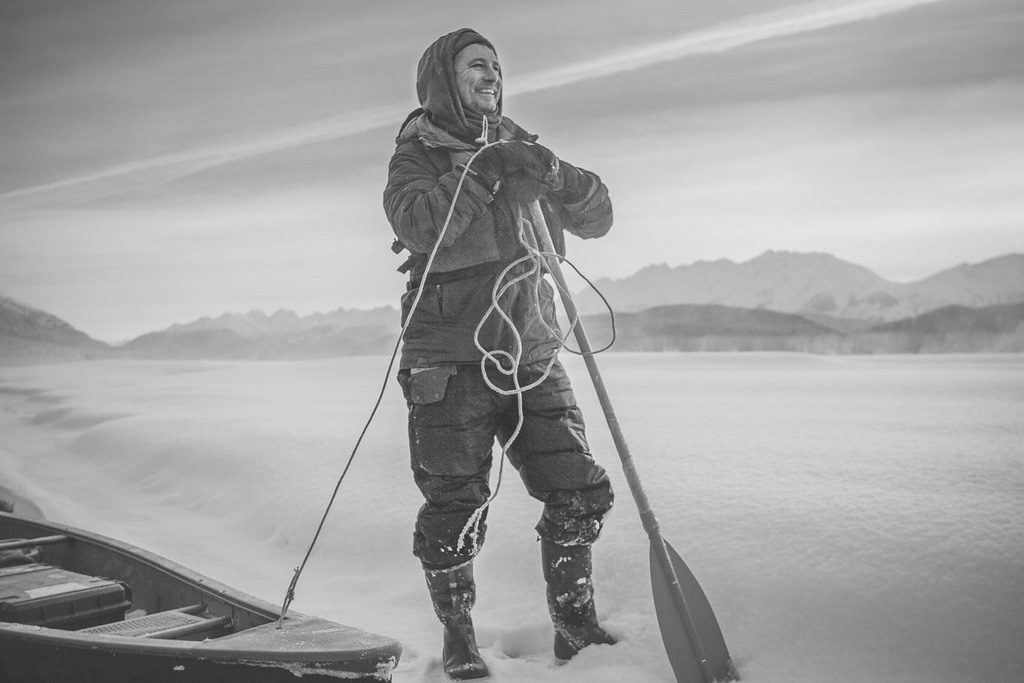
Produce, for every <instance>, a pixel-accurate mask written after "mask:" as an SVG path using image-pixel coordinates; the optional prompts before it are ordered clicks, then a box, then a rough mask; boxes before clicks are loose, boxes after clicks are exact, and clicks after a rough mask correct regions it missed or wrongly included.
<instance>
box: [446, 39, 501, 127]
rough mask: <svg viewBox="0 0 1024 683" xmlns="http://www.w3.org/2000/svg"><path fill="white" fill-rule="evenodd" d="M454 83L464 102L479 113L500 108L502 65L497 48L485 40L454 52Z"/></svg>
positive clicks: (488, 112) (491, 111)
mask: <svg viewBox="0 0 1024 683" xmlns="http://www.w3.org/2000/svg"><path fill="white" fill-rule="evenodd" d="M455 83H456V85H457V86H458V89H459V99H460V100H462V106H463V107H466V108H467V109H472V110H473V111H475V112H477V113H478V114H491V113H494V112H495V111H497V110H498V98H499V97H501V66H500V65H499V64H498V56H497V55H496V54H494V50H492V49H491V48H489V47H487V46H486V45H484V44H483V43H473V44H472V45H467V46H466V47H464V48H462V49H461V50H459V53H458V54H457V55H455Z"/></svg>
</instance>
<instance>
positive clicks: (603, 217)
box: [554, 160, 612, 239]
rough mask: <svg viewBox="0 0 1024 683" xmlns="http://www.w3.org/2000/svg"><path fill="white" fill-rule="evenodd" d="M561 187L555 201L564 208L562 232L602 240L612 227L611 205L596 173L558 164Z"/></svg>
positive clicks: (604, 187)
mask: <svg viewBox="0 0 1024 683" xmlns="http://www.w3.org/2000/svg"><path fill="white" fill-rule="evenodd" d="M559 165H560V166H561V167H562V177H563V184H562V187H561V188H560V189H559V190H557V191H556V192H555V193H554V199H557V200H558V201H559V203H561V204H562V206H563V207H564V208H565V213H566V215H567V216H568V218H569V220H568V221H566V223H565V229H566V230H568V231H569V232H571V233H572V234H574V235H576V236H577V237H582V238H584V239H590V238H592V237H602V236H603V235H605V234H606V233H607V232H608V230H610V229H611V227H612V201H611V199H610V198H609V197H608V188H607V187H606V186H605V184H604V183H603V182H601V178H599V177H598V175H597V174H596V173H592V172H591V171H588V170H586V169H583V168H579V167H577V166H573V165H572V164H570V163H567V162H565V161H561V160H559Z"/></svg>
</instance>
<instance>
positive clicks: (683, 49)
mask: <svg viewBox="0 0 1024 683" xmlns="http://www.w3.org/2000/svg"><path fill="white" fill-rule="evenodd" d="M943 1H945V0H860V1H857V2H836V1H835V0H826V1H824V2H812V3H807V4H803V5H798V6H796V7H791V8H787V9H785V10H779V11H773V12H766V13H762V14H755V15H749V16H747V17H744V18H742V19H739V20H736V21H731V22H726V23H723V24H719V25H717V26H713V27H711V28H708V29H705V30H702V31H697V32H691V33H687V34H685V35H682V36H680V37H678V38H675V39H673V40H669V41H664V42H661V43H656V44H654V45H647V46H644V47H641V48H636V49H632V50H626V51H622V52H618V53H614V54H610V55H607V56H605V57H601V58H598V59H593V60H589V61H585V62H579V63H576V64H571V65H568V66H565V67H560V68H558V69H552V70H550V71H543V72H540V73H535V74H533V75H526V76H523V77H522V78H519V79H517V80H516V83H515V84H514V85H513V87H511V88H509V94H510V95H514V94H517V93H520V94H521V93H528V92H536V91H539V90H546V89H549V88H554V87H559V86H563V85H567V84H571V83H578V82H580V81H585V80H592V79H597V78H602V77H605V76H610V75H613V74H620V73H623V72H627V71H633V70H636V69H640V68H643V67H645V66H649V65H652V64H658V63H661V62H667V61H672V60H677V59H682V58H685V57H688V56H692V55H698V54H707V53H716V52H725V51H728V50H732V49H735V48H739V47H743V46H746V45H750V44H752V43H757V42H762V41H765V40H772V39H775V38H781V37H785V36H791V35H795V34H799V33H806V32H809V31H817V30H820V29H824V28H830V27H833V26H839V25H842V24H848V23H853V22H858V21H864V20H868V19H875V18H878V17H882V16H885V15H888V14H892V13H895V12H901V11H904V10H908V9H912V8H915V7H919V6H922V5H929V4H934V3H937V2H943ZM406 109H407V108H406V107H404V106H399V105H394V106H387V107H379V108H375V109H369V110H364V111H360V112H355V113H350V114H346V115H344V116H339V117H336V118H332V119H327V120H323V121H319V122H315V123H311V124H305V125H302V126H297V127H294V128H290V129H285V130H283V131H280V132H278V133H276V134H274V135H273V136H270V137H265V138H262V139H260V140H255V141H247V142H243V143H237V144H230V145H223V146H220V147H206V148H200V149H193V150H188V151H185V152H181V153H178V154H169V155H162V156H158V157H153V158H150V159H145V160H142V161H138V162H134V163H130V164H123V165H120V166H114V167H111V168H108V169H105V170H102V171H99V172H97V173H93V174H89V175H84V176H79V177H77V178H69V179H66V180H60V181H56V182H53V183H47V184H44V185H37V186H35V187H29V188H25V189H21V190H15V191H12V192H6V193H3V194H0V209H5V208H6V209H15V210H16V209H26V208H31V207H32V206H36V205H42V204H51V203H64V202H71V203H76V202H82V201H88V200H92V199H97V198H101V197H105V196H110V195H114V194H119V193H121V192H125V191H128V190H131V189H134V188H137V187H143V186H148V185H154V184H160V183H164V182H168V181H171V180H174V179H176V178H182V177H185V176H188V175H192V174H194V173H198V172H200V171H203V170H206V169H209V168H213V167H217V166H223V165H225V164H229V163H231V162H233V161H237V160H240V159H246V158H249V157H254V156H257V155H261V154H267V153H269V152H275V151H279V150H284V149H290V148H293V147H298V146H301V145H307V144H311V143H315V142H323V141H328V140H336V139H339V138H344V137H348V136H351V135H358V134H361V133H366V132H369V131H372V130H376V129H378V128H381V127H383V126H389V125H394V123H395V121H396V119H399V118H400V117H402V116H403V115H404V114H405V113H406Z"/></svg>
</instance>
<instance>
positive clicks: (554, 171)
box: [473, 140, 561, 203]
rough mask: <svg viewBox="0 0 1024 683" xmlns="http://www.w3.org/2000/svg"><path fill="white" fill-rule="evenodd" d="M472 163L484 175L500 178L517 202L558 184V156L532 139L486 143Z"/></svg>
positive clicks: (541, 193)
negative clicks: (487, 145) (491, 144)
mask: <svg viewBox="0 0 1024 683" xmlns="http://www.w3.org/2000/svg"><path fill="white" fill-rule="evenodd" d="M473 166H474V167H475V168H476V169H477V172H479V173H481V174H482V175H484V176H486V177H499V178H501V179H502V180H503V181H504V187H505V188H506V192H507V194H508V196H509V197H510V198H511V199H512V200H514V201H516V202H522V203H529V202H532V201H533V200H534V199H537V198H538V197H540V196H542V195H544V194H545V193H547V192H549V191H551V190H557V189H559V188H560V187H561V177H560V173H559V163H558V157H556V156H555V155H554V153H553V152H552V151H551V150H550V149H548V148H547V147H545V146H544V145H538V144H536V143H533V142H524V141H521V140H516V141H513V142H504V143H500V144H497V145H493V146H491V147H487V148H485V149H484V150H483V151H482V152H480V154H479V156H477V158H476V160H475V161H474V162H473Z"/></svg>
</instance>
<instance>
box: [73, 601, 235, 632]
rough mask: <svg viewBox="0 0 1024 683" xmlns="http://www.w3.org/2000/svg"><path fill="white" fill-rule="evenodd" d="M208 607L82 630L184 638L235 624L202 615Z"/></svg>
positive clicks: (228, 620) (182, 609) (176, 611)
mask: <svg viewBox="0 0 1024 683" xmlns="http://www.w3.org/2000/svg"><path fill="white" fill-rule="evenodd" d="M205 610H206V607H205V606H204V605H191V606H189V607H179V608H178V609H172V610H168V611H166V612H156V613H154V614H145V615H143V616H141V617H134V618H132V619H125V620H124V621H115V622H113V623H110V624H102V625H100V626H93V627H91V628H84V629H82V630H81V631H79V632H80V633H95V634H99V635H105V636H124V637H127V638H183V637H186V636H194V635H197V634H200V633H206V632H208V631H215V630H218V629H222V628H228V627H230V626H231V617H205V616H202V615H201V614H200V613H201V612H203V611H205Z"/></svg>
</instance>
